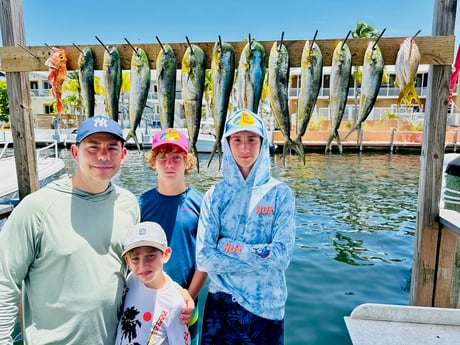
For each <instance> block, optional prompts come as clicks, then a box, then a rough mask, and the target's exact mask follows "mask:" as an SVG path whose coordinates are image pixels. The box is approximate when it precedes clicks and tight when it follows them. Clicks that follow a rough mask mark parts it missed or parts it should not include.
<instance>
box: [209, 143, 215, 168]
mask: <svg viewBox="0 0 460 345" xmlns="http://www.w3.org/2000/svg"><path fill="white" fill-rule="evenodd" d="M215 153H216V144H215V143H214V147H213V148H212V151H211V155H210V156H209V160H208V168H209V166H210V165H211V161H212V159H213V158H214V154H215Z"/></svg>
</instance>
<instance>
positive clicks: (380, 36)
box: [372, 28, 386, 49]
mask: <svg viewBox="0 0 460 345" xmlns="http://www.w3.org/2000/svg"><path fill="white" fill-rule="evenodd" d="M385 30H386V28H385V29H383V30H382V32H381V33H380V35H379V37H377V39H376V40H375V42H374V44H373V45H372V49H374V48H375V46H376V45H377V42H378V41H379V39H381V38H382V36H383V33H384V32H385Z"/></svg>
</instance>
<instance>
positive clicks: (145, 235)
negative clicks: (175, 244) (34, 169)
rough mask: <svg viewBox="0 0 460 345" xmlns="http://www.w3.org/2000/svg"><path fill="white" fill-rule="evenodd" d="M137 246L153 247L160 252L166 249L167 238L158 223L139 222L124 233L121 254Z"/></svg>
mask: <svg viewBox="0 0 460 345" xmlns="http://www.w3.org/2000/svg"><path fill="white" fill-rule="evenodd" d="M139 247H154V248H157V249H159V250H161V251H162V252H164V251H165V250H166V248H167V247H168V240H167V239H166V234H165V231H164V230H163V228H162V227H161V225H160V224H158V223H155V222H141V223H139V224H136V225H134V226H133V227H132V228H131V229H130V230H129V231H128V234H127V235H126V239H125V242H124V245H123V253H122V254H121V256H124V255H125V254H126V253H127V252H129V251H130V250H132V249H134V248H139Z"/></svg>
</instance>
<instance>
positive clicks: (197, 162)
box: [190, 144, 200, 172]
mask: <svg viewBox="0 0 460 345" xmlns="http://www.w3.org/2000/svg"><path fill="white" fill-rule="evenodd" d="M190 151H191V153H192V154H193V156H194V157H195V159H196V170H197V171H198V172H200V160H199V159H198V150H197V149H196V144H193V145H192V147H191V150H190Z"/></svg>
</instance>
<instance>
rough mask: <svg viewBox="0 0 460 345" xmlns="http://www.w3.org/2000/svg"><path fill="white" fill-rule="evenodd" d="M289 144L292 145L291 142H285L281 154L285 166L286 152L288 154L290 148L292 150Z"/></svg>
mask: <svg viewBox="0 0 460 345" xmlns="http://www.w3.org/2000/svg"><path fill="white" fill-rule="evenodd" d="M289 146H290V144H289V142H285V143H284V147H283V155H282V156H281V157H282V158H283V166H286V154H287V152H288V150H290V147H289Z"/></svg>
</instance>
